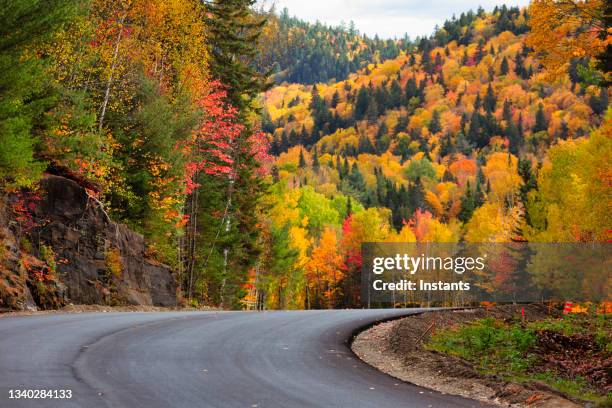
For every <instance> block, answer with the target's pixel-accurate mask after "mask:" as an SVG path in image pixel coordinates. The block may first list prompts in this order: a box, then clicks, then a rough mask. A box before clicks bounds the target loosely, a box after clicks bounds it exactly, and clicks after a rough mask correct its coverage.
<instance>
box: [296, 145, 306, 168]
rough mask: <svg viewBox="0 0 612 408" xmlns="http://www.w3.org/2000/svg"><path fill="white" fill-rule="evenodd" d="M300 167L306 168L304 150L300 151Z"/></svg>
mask: <svg viewBox="0 0 612 408" xmlns="http://www.w3.org/2000/svg"><path fill="white" fill-rule="evenodd" d="M298 167H299V168H300V169H303V168H304V167H306V160H305V159H304V150H302V149H300V159H299V163H298Z"/></svg>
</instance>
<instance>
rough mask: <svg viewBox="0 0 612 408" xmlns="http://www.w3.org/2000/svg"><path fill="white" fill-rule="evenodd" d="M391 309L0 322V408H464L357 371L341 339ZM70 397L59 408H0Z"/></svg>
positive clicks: (51, 403)
mask: <svg viewBox="0 0 612 408" xmlns="http://www.w3.org/2000/svg"><path fill="white" fill-rule="evenodd" d="M399 313H404V314H405V313H407V312H406V311H400V310H386V311H385V310H336V311H296V312H201V313H200V312H185V313H180V312H176V313H174V312H168V313H96V314H57V315H38V316H26V317H0V407H2V408H8V407H52V408H55V407H57V408H64V407H79V408H89V407H125V408H136V407H143V408H145V407H146V408H157V407H160V408H161V407H163V408H168V407H186V408H196V407H219V408H233V407H241V408H249V407H250V408H254V407H257V408H267V407H288V408H299V407H368V408H369V407H373V408H384V407H436V408H437V407H472V406H479V404H478V403H476V402H474V401H470V400H466V399H462V398H459V397H451V396H448V395H441V394H438V393H435V392H431V391H428V390H426V389H423V388H419V387H416V386H412V385H409V384H405V383H400V382H399V381H397V380H395V379H393V378H391V377H389V376H387V375H385V374H382V373H380V372H378V371H377V370H375V369H373V368H371V367H370V366H368V365H366V364H365V363H363V362H361V361H360V360H358V359H357V358H356V357H355V356H354V355H353V354H352V353H351V351H350V349H349V348H348V347H347V344H346V340H347V338H349V337H350V335H351V333H352V332H353V331H354V330H355V329H357V328H359V327H361V326H363V325H365V324H367V323H369V322H372V321H374V320H378V319H381V318H386V317H390V316H392V315H396V314H399ZM9 389H70V390H72V393H73V397H72V399H70V400H16V399H12V400H11V399H9V398H8V397H9V394H8V390H9Z"/></svg>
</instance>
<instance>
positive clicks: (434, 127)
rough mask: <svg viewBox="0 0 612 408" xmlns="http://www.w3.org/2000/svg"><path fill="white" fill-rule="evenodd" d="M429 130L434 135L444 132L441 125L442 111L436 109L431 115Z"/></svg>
mask: <svg viewBox="0 0 612 408" xmlns="http://www.w3.org/2000/svg"><path fill="white" fill-rule="evenodd" d="M428 129H429V132H430V133H431V134H432V135H433V134H436V133H438V132H439V131H441V130H442V125H441V124H440V111H438V110H437V109H435V110H434V111H433V114H432V115H431V120H430V121H429V127H428Z"/></svg>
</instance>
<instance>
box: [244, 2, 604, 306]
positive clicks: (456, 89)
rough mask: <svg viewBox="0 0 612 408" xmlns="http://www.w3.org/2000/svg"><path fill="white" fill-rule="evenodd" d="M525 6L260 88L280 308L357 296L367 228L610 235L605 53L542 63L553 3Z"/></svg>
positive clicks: (511, 235) (273, 292)
mask: <svg viewBox="0 0 612 408" xmlns="http://www.w3.org/2000/svg"><path fill="white" fill-rule="evenodd" d="M548 6H550V4H549V5H548ZM530 10H533V12H534V13H535V17H534V16H530V15H529V14H528V11H527V10H519V9H518V8H507V7H505V6H504V7H499V8H495V10H493V11H492V12H491V13H486V12H484V11H483V10H479V11H478V12H477V13H473V12H467V13H465V14H462V15H460V16H459V17H458V18H453V19H452V20H450V21H447V22H446V23H445V24H444V25H443V27H442V28H440V29H439V30H438V31H437V32H436V33H435V34H434V35H432V36H431V37H430V38H424V39H422V40H421V41H420V42H419V43H418V44H415V45H414V46H411V47H410V49H409V50H408V51H407V52H405V53H401V55H399V56H398V57H397V58H395V59H391V60H388V61H385V62H382V63H370V64H368V65H367V66H366V67H364V68H363V69H362V70H360V71H359V72H358V73H357V74H354V75H350V76H349V78H348V79H347V80H345V81H339V82H334V83H329V84H317V85H314V86H306V85H302V84H283V85H281V86H278V87H276V88H274V89H272V90H270V91H268V92H267V93H266V94H265V96H264V98H263V101H264V106H265V109H264V113H263V125H262V126H263V130H264V131H265V132H266V133H267V134H268V136H269V138H270V141H271V152H272V153H273V154H275V155H276V156H278V158H277V160H276V163H275V166H274V168H273V169H272V175H273V178H274V185H273V187H272V189H271V193H270V195H269V196H268V197H267V200H269V205H270V206H271V207H272V210H271V211H270V212H269V214H270V216H269V217H268V224H267V227H268V231H269V232H268V233H269V235H270V237H269V242H268V245H269V251H270V256H269V258H268V260H269V262H270V265H266V267H265V268H263V271H265V273H260V274H259V275H257V277H256V279H257V282H259V285H260V287H262V288H263V291H264V292H265V294H266V299H265V301H266V304H267V305H268V306H269V307H297V308H301V307H305V306H306V307H333V306H355V305H357V298H358V290H359V276H358V274H359V271H360V267H361V260H360V244H361V243H362V242H368V241H387V242H394V241H401V242H428V241H430V242H458V241H467V242H510V241H526V240H528V241H538V242H576V241H587V242H589V241H605V240H608V239H610V235H609V234H610V228H609V227H610V225H612V222H611V219H610V211H609V209H610V207H609V200H607V199H603V197H606V196H607V197H609V177H610V170H609V157H610V156H611V154H612V144H611V139H610V136H611V133H610V132H611V131H612V128H611V123H610V116H609V114H608V116H606V109H607V107H608V105H609V89H608V88H607V87H606V86H605V79H604V77H603V76H601V73H599V72H598V71H597V70H596V69H595V68H594V66H595V65H596V62H597V61H598V59H597V58H592V59H591V63H590V64H589V59H588V58H573V59H571V56H561V57H560V58H566V59H565V60H566V61H571V63H569V64H566V65H567V66H566V67H565V69H566V71H564V72H563V73H562V74H561V75H555V74H554V73H553V72H552V68H551V69H549V70H547V69H544V68H543V67H542V65H541V61H540V59H539V56H540V55H543V54H542V53H540V54H538V53H537V52H534V51H535V48H538V49H539V50H540V52H541V50H542V48H543V43H542V41H543V40H544V39H546V38H547V34H546V32H545V31H544V32H542V30H547V29H550V27H546V26H545V25H543V24H545V23H546V22H547V21H548V22H549V24H553V23H550V20H547V16H548V18H551V17H552V16H554V15H555V14H554V13H552V12H551V10H552V11H554V9H551V8H550V7H548V8H547V7H546V2H537V3H536V4H534V5H532V7H531V9H530ZM530 18H536V19H537V24H539V25H540V26H539V27H540V28H539V31H536V29H535V28H534V30H533V32H532V33H530V34H529V36H528V35H527V33H528V32H529V30H530V21H529V19H530ZM555 18H559V16H555ZM553 25H554V24H553ZM565 29H567V30H570V31H571V27H569V28H568V27H567V26H566V27H565ZM550 32H552V29H551V30H550V31H549V32H548V36H550ZM604 38H605V35H604ZM583 40H584V38H583ZM608 41H609V38H608ZM595 42H597V41H595ZM608 43H609V42H608ZM574 45H575V44H574ZM594 45H595V46H598V47H599V48H598V49H599V51H598V52H600V53H601V51H602V50H603V47H605V42H604V41H602V42H601V43H599V45H597V44H594ZM589 46H591V44H589ZM546 47H552V45H550V44H546ZM576 55H579V53H576ZM582 55H584V54H582ZM591 55H593V54H592V53H591ZM557 58H559V57H557ZM600 58H602V57H601V54H600ZM549 65H550V64H549Z"/></svg>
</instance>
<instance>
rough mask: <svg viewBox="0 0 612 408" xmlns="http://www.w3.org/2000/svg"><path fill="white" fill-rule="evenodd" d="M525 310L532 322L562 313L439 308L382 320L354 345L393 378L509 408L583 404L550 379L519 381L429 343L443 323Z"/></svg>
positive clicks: (517, 315)
mask: <svg viewBox="0 0 612 408" xmlns="http://www.w3.org/2000/svg"><path fill="white" fill-rule="evenodd" d="M523 310H524V314H525V320H526V321H535V320H541V319H544V318H546V317H549V316H556V315H557V313H558V312H557V311H556V310H554V309H549V308H548V307H546V306H545V305H524V306H523V305H504V306H495V307H491V308H486V309H485V308H477V309H463V310H439V311H434V312H428V313H422V314H419V315H414V316H409V317H406V318H402V319H398V320H393V321H390V322H385V323H381V324H379V325H376V326H374V327H372V328H371V329H369V330H366V331H364V332H362V333H360V334H359V335H358V336H356V337H355V339H354V340H353V343H352V349H353V351H354V352H355V354H357V356H359V357H360V358H361V359H362V360H364V361H365V362H367V363H368V364H370V365H372V366H374V367H376V368H378V369H379V370H381V371H383V372H385V373H387V374H389V375H392V376H393V377H396V378H399V379H401V380H403V381H407V382H410V383H413V384H416V385H419V386H423V387H427V388H431V389H434V390H437V391H440V392H443V393H448V394H455V395H462V396H464V397H467V398H472V399H475V400H479V401H483V402H487V403H489V404H495V405H499V406H505V407H524V406H530V407H551V408H552V407H555V408H565V407H567V408H569V407H580V406H582V405H581V404H580V403H579V402H577V401H572V400H571V399H570V398H569V397H568V396H565V395H562V394H560V393H558V392H556V391H554V390H553V389H551V388H550V387H548V386H547V385H546V384H543V383H539V382H535V381H534V382H531V383H529V384H518V383H513V382H507V381H504V380H502V379H501V378H499V377H496V376H491V375H483V374H481V373H479V372H477V371H476V370H475V369H474V368H473V367H472V366H471V365H470V364H469V363H468V362H466V361H464V360H462V359H460V358H456V357H452V356H449V355H446V354H442V353H437V352H435V351H430V350H427V349H425V348H424V344H425V343H427V341H428V340H429V338H430V337H431V334H432V333H434V332H435V331H436V330H439V329H441V328H449V327H453V326H455V325H460V324H464V323H467V322H470V321H473V320H476V319H483V318H486V317H492V318H496V319H500V320H504V321H507V322H512V321H516V320H517V319H521V318H522V317H521V315H522V312H523Z"/></svg>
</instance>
